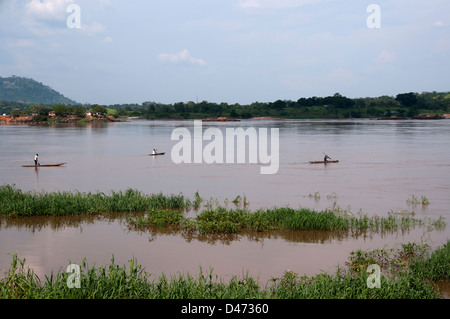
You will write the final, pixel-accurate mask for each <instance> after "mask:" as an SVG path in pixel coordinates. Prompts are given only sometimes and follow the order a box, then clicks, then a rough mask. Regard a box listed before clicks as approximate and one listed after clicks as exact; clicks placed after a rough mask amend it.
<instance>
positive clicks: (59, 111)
mask: <svg viewBox="0 0 450 319" xmlns="http://www.w3.org/2000/svg"><path fill="white" fill-rule="evenodd" d="M53 111H54V112H55V115H56V116H64V115H66V114H67V107H66V106H64V105H62V104H58V105H55V107H54V108H53Z"/></svg>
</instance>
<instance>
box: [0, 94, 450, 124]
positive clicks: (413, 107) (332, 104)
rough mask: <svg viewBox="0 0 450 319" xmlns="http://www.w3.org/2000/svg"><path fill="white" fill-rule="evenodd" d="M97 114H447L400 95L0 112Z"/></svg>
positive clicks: (435, 104)
mask: <svg viewBox="0 0 450 319" xmlns="http://www.w3.org/2000/svg"><path fill="white" fill-rule="evenodd" d="M88 110H89V111H93V113H94V114H98V115H100V116H105V115H112V116H114V117H142V118H146V119H162V118H172V119H177V118H179V119H190V118H211V117H212V118H214V117H229V118H244V119H245V118H252V117H286V118H372V117H375V118H376V117H389V116H391V115H396V116H400V117H413V116H416V115H418V114H419V113H421V114H423V113H425V114H443V113H446V112H450V92H440V93H439V92H423V93H420V94H419V93H414V92H410V93H401V94H398V95H396V96H395V97H393V96H380V97H374V98H372V97H365V98H348V97H345V96H342V95H341V94H339V93H336V94H334V95H332V96H326V97H316V96H313V97H309V98H303V97H302V98H300V99H298V100H297V101H293V100H277V101H274V102H253V103H251V104H245V105H241V104H238V103H234V104H228V103H225V102H222V103H214V102H208V101H202V102H193V101H189V102H177V103H173V104H164V103H158V102H143V103H142V104H114V105H98V104H94V105H63V104H57V105H36V104H34V105H29V104H23V103H14V102H1V101H0V113H1V114H5V113H6V114H10V115H13V116H29V115H31V114H33V113H34V115H37V114H36V112H37V113H38V115H39V116H41V117H45V116H48V114H49V112H51V111H53V112H54V113H55V116H67V115H75V116H79V117H83V116H85V114H86V112H87V111H88Z"/></svg>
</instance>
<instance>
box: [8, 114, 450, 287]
mask: <svg viewBox="0 0 450 319" xmlns="http://www.w3.org/2000/svg"><path fill="white" fill-rule="evenodd" d="M177 127H187V128H189V129H190V130H191V131H192V132H193V121H146V120H135V121H130V122H122V123H111V124H95V125H87V126H81V127H76V126H61V127H40V126H0V183H1V184H14V185H16V187H17V188H20V189H22V190H24V191H48V192H53V191H81V192H89V191H91V192H97V191H102V192H105V193H108V192H110V191H111V190H115V191H119V190H124V189H126V188H134V189H138V190H140V191H142V192H144V193H159V192H163V193H165V194H171V193H173V194H178V193H183V194H184V195H185V196H187V197H189V198H192V199H193V198H194V194H195V192H197V191H198V192H199V194H200V195H201V196H202V197H203V198H204V199H210V198H212V199H217V201H218V202H219V203H220V204H222V205H224V203H225V202H227V201H228V203H230V202H231V200H232V199H234V198H235V197H236V196H237V195H240V196H241V197H243V196H244V195H245V196H246V198H247V199H248V201H249V203H250V206H249V208H250V209H258V208H264V207H274V206H290V207H293V208H298V207H308V208H313V209H317V210H322V209H326V208H330V207H332V206H333V205H339V206H340V207H342V208H344V209H348V210H351V211H352V212H354V213H357V212H358V211H362V212H363V213H366V214H368V215H379V216H386V215H387V214H388V212H389V211H401V210H408V211H414V212H415V213H416V217H417V218H438V217H440V216H444V217H445V218H446V220H447V222H448V219H449V210H448V207H450V199H449V196H448V194H449V190H450V180H449V176H450V140H449V138H448V137H449V136H450V121H448V120H440V121H377V120H245V121H241V122H227V123H215V122H211V123H203V129H207V128H208V127H218V128H220V129H222V130H223V132H225V129H226V128H227V127H242V128H244V129H245V128H248V127H254V128H256V129H259V128H268V129H270V128H278V129H279V134H280V140H279V146H280V154H279V158H280V165H279V170H278V172H277V173H276V174H273V175H262V174H260V166H261V165H262V164H249V163H243V164H205V163H202V164H175V163H174V162H173V161H172V159H171V156H170V154H171V149H172V147H173V146H174V145H175V144H176V143H177V141H173V140H171V133H172V132H173V130H174V129H175V128H177ZM206 144H208V141H203V145H206ZM153 148H157V149H158V150H159V151H162V152H166V155H164V156H157V157H151V156H148V154H149V153H151V149H153ZM35 153H39V157H40V162H41V163H42V164H46V163H61V162H65V163H67V164H66V165H64V166H63V167H57V168H38V169H34V168H22V167H21V165H24V164H30V163H32V162H33V157H34V154H35ZM323 153H326V154H328V155H329V156H330V157H332V158H333V159H338V160H339V163H337V164H327V165H311V164H309V161H310V160H321V159H322V158H323V156H324V155H323ZM312 194H315V195H316V196H310V195H312ZM413 195H414V196H417V197H418V198H420V197H421V196H426V197H427V198H428V200H429V201H430V204H429V205H421V204H419V205H415V206H411V205H409V204H408V203H407V200H408V199H411V198H412V196H413ZM1 225H2V226H1V228H0V271H2V272H4V270H6V269H7V268H8V267H9V264H10V261H11V253H12V252H17V253H18V255H19V256H21V257H26V259H27V264H28V265H30V266H31V267H33V268H34V269H36V270H37V272H38V273H48V272H49V271H50V270H51V269H53V270H55V271H57V270H59V269H65V267H67V265H68V261H69V260H71V261H74V262H79V263H81V260H82V258H83V257H86V258H87V260H88V262H89V260H91V261H92V263H94V262H96V263H97V264H104V263H108V262H109V261H110V259H111V256H112V255H113V254H114V256H115V259H116V261H122V262H123V263H126V262H127V260H129V259H131V258H133V257H135V258H136V259H137V260H138V262H140V263H142V264H143V265H144V266H146V269H147V270H148V271H150V272H153V273H155V274H160V273H161V272H162V271H164V272H165V273H176V272H177V271H180V272H189V273H191V274H195V273H197V272H198V270H199V267H200V266H201V267H203V269H209V268H210V267H212V268H214V271H215V272H217V273H218V274H219V275H220V276H223V277H227V276H228V277H229V276H231V275H239V274H242V273H243V272H247V271H249V272H250V273H251V274H252V275H255V276H260V278H261V279H262V280H263V281H266V280H269V279H270V277H271V276H280V275H282V273H283V271H284V270H287V269H290V270H293V271H296V272H298V273H300V274H307V275H313V274H317V273H320V272H321V271H328V272H332V271H333V270H334V269H335V266H336V265H337V264H339V263H340V264H341V265H342V264H343V263H345V261H346V260H347V258H348V254H349V252H350V251H352V250H356V249H359V248H362V249H375V248H383V247H398V246H399V245H400V244H401V243H405V242H408V241H416V242H420V241H424V240H425V241H426V242H428V243H429V244H431V245H432V246H438V245H441V244H442V243H444V242H446V241H447V239H448V234H449V231H448V229H446V230H444V231H440V232H438V231H430V230H428V229H416V230H413V231H410V232H407V233H401V232H398V233H393V234H370V235H367V236H358V237H356V238H355V237H352V236H341V235H339V234H332V233H318V232H312V233H311V232H310V233H306V232H301V233H295V234H287V233H284V234H270V235H267V236H263V237H258V236H254V235H244V236H237V237H235V238H228V239H226V238H221V239H217V240H212V241H211V240H207V239H205V240H202V238H194V239H191V240H187V239H186V238H184V237H183V236H181V235H180V234H174V233H170V232H167V233H164V232H161V231H155V230H153V231H150V230H149V231H135V230H133V229H130V228H129V227H128V225H127V223H126V221H125V219H124V217H115V218H106V217H98V218H87V219H86V218H81V219H80V218H79V217H75V218H72V217H71V219H68V218H59V219H58V218H56V219H54V220H49V219H26V220H24V219H19V220H14V221H11V220H10V219H6V220H5V219H3V220H2V224H1Z"/></svg>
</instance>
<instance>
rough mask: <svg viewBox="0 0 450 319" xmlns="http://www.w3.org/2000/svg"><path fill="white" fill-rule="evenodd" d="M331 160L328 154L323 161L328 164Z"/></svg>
mask: <svg viewBox="0 0 450 319" xmlns="http://www.w3.org/2000/svg"><path fill="white" fill-rule="evenodd" d="M329 159H331V158H330V157H329V156H328V155H327V154H325V157H324V158H323V161H324V162H326V161H328V160H329Z"/></svg>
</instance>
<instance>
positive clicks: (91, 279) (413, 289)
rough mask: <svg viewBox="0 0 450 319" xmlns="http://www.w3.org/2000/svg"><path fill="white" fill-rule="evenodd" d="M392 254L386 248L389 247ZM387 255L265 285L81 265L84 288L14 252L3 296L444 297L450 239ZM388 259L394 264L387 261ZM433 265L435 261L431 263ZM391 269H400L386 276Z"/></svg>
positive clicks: (365, 256) (357, 255) (132, 266)
mask: <svg viewBox="0 0 450 319" xmlns="http://www.w3.org/2000/svg"><path fill="white" fill-rule="evenodd" d="M385 253H386V251H385ZM388 255H389V256H390V257H389V258H388V259H386V258H385V257H386V256H385V255H384V254H383V253H382V254H380V250H374V251H369V252H361V251H357V252H352V254H351V256H350V258H349V262H348V263H347V265H348V268H346V269H344V268H338V270H337V271H336V273H335V274H334V275H329V274H325V273H323V274H319V275H317V276H314V277H306V276H303V277H300V276H299V275H298V274H296V273H294V272H292V271H286V272H285V273H284V275H283V276H282V277H281V278H273V279H272V280H271V281H270V283H268V284H264V285H263V284H261V283H260V282H258V281H257V280H255V279H254V278H252V277H250V276H243V277H238V276H234V277H233V278H232V279H231V280H229V281H228V282H224V281H223V280H221V279H220V278H219V277H218V276H217V275H215V274H214V273H213V271H212V270H211V271H210V272H209V273H203V272H202V270H201V269H200V273H199V275H198V276H196V277H193V276H190V275H178V276H172V277H170V278H169V277H167V276H166V275H164V274H162V275H161V276H160V277H158V278H155V279H153V278H152V276H151V275H150V274H148V273H146V272H145V269H144V268H143V267H142V266H141V265H139V264H138V263H137V262H136V261H135V260H130V262H129V267H128V269H127V267H126V266H119V265H117V264H115V263H114V257H113V258H112V260H111V263H110V264H109V265H108V266H103V267H95V266H94V267H88V265H87V263H86V261H85V260H83V263H82V266H81V277H80V288H69V285H68V282H70V280H71V278H70V277H69V276H71V274H69V273H66V272H59V273H58V274H57V275H55V276H53V275H50V276H46V278H45V281H44V282H41V280H40V279H39V278H38V277H37V276H36V275H35V274H34V272H33V271H32V270H30V269H26V267H25V259H22V260H20V259H18V258H17V256H16V255H13V261H12V264H11V270H10V272H9V273H8V274H6V276H5V277H4V278H2V279H0V298H12V299H22V298H29V299H41V298H50V299H63V298H64V299H69V298H75V299H93V298H94V299H138V298H139V299H147V298H149V299H182V298H187V299H251V298H258V299H272V298H273V299H291V298H296V299H300V298H303V299H304V298H313V299H319V298H326V299H343V298H346V299H351V298H357V299H393V298H395V299H399V298H400V299H418V298H420V299H437V298H442V297H441V295H440V293H439V291H438V288H437V286H436V284H435V282H436V281H438V280H447V281H448V280H450V243H449V242H447V244H445V245H444V246H443V247H440V248H438V249H436V250H435V251H433V252H430V251H429V247H428V246H426V245H416V244H411V243H409V244H406V245H403V246H402V249H399V250H395V251H394V250H392V251H390V252H389V254H388ZM386 260H388V262H386ZM369 263H381V264H382V267H381V268H382V273H381V277H380V279H381V280H380V288H369V286H368V284H367V283H368V279H369V274H368V273H367V271H366V269H367V265H368V264H369ZM399 263H400V264H402V267H397V266H396V265H397V264H399ZM430 265H432V266H431V267H430ZM386 267H393V268H395V271H392V272H390V273H389V275H384V274H385V271H386Z"/></svg>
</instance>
